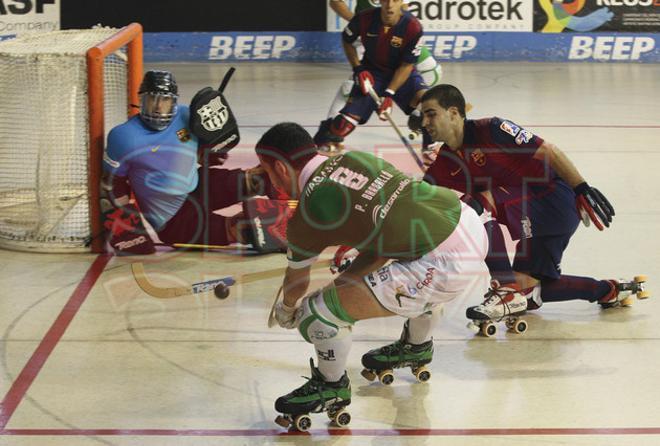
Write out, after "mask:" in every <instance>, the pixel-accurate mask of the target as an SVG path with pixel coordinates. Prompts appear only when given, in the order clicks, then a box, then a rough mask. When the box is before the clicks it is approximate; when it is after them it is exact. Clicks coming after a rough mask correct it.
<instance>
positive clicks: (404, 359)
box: [362, 321, 433, 386]
mask: <svg viewBox="0 0 660 446" xmlns="http://www.w3.org/2000/svg"><path fill="white" fill-rule="evenodd" d="M407 338H408V322H407V321H406V324H405V325H404V327H403V333H402V334H401V339H399V340H398V341H396V342H394V343H393V344H389V345H386V346H384V347H381V348H377V349H374V350H370V351H368V352H367V353H365V354H364V355H362V365H363V366H364V370H362V376H364V377H365V378H366V379H368V380H369V381H373V380H375V379H376V377H378V380H379V381H380V382H381V383H383V384H385V385H386V386H389V385H390V384H392V383H393V382H394V373H393V369H398V368H403V367H410V370H412V373H413V375H415V378H417V381H419V382H426V381H428V380H429V379H431V371H430V370H429V369H427V368H426V367H425V366H426V364H428V363H430V362H431V361H432V360H433V340H430V341H427V342H424V343H423V344H419V345H415V344H410V343H409V342H407Z"/></svg>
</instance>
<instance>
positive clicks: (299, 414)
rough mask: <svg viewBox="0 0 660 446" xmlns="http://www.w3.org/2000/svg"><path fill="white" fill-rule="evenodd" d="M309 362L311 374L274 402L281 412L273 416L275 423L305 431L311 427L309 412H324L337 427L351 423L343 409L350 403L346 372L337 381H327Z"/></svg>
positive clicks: (276, 408) (310, 361)
mask: <svg viewBox="0 0 660 446" xmlns="http://www.w3.org/2000/svg"><path fill="white" fill-rule="evenodd" d="M309 364H310V367H311V369H312V377H311V378H308V381H307V382H306V383H305V384H303V385H302V386H301V387H298V388H297V389H295V390H294V391H293V392H291V393H288V394H286V395H284V396H281V397H279V398H278V399H277V401H275V410H276V411H278V412H280V413H281V414H282V415H278V416H277V418H275V422H276V423H277V424H279V425H280V426H282V427H286V428H291V429H295V430H298V431H301V432H304V431H306V430H308V429H309V428H310V427H311V426H312V419H311V418H310V416H309V414H310V413H321V412H327V413H328V417H329V418H330V420H332V422H334V424H335V425H336V426H339V427H344V426H346V425H348V423H350V422H351V415H350V414H349V413H348V412H347V411H346V406H348V405H349V404H351V382H350V380H349V379H348V375H347V374H346V373H344V376H342V377H341V379H340V380H339V381H337V382H336V383H328V382H326V381H325V380H324V379H323V375H321V372H319V369H317V368H316V367H314V361H313V360H312V359H310V360H309Z"/></svg>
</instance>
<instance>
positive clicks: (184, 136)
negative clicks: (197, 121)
mask: <svg viewBox="0 0 660 446" xmlns="http://www.w3.org/2000/svg"><path fill="white" fill-rule="evenodd" d="M176 136H177V137H178V138H179V141H181V142H188V141H190V132H189V131H188V129H181V130H177V131H176Z"/></svg>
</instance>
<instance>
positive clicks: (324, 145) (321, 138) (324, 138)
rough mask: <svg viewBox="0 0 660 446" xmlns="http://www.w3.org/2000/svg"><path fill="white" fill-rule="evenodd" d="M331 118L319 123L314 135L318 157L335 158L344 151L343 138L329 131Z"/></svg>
mask: <svg viewBox="0 0 660 446" xmlns="http://www.w3.org/2000/svg"><path fill="white" fill-rule="evenodd" d="M331 124H332V118H328V119H325V120H323V121H321V124H320V125H319V130H318V131H317V132H316V135H314V143H316V145H317V146H318V151H319V154H320V155H325V156H336V155H339V154H340V153H342V151H343V150H344V138H342V137H341V136H338V135H335V134H333V133H332V132H331V131H330V125H331Z"/></svg>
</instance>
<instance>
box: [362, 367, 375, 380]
mask: <svg viewBox="0 0 660 446" xmlns="http://www.w3.org/2000/svg"><path fill="white" fill-rule="evenodd" d="M361 374H362V376H364V377H365V379H366V380H367V381H373V380H374V379H376V374H375V373H374V372H372V371H371V370H367V369H364V370H362V372H361Z"/></svg>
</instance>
